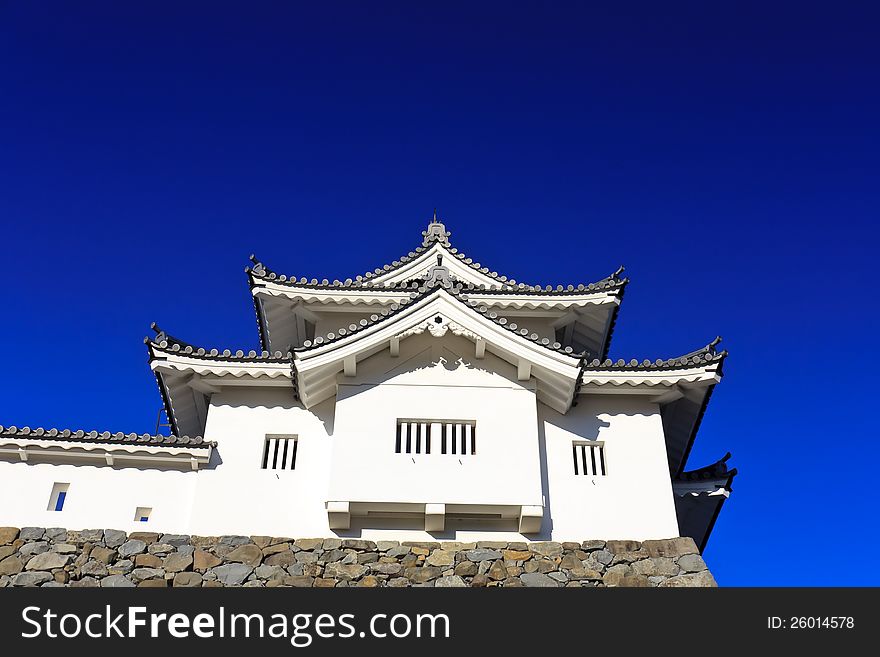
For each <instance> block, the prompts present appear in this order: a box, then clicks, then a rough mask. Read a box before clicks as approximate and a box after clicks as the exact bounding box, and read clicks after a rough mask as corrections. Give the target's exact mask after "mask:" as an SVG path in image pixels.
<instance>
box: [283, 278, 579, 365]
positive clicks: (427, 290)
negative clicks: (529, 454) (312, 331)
mask: <svg viewBox="0 0 880 657" xmlns="http://www.w3.org/2000/svg"><path fill="white" fill-rule="evenodd" d="M438 290H443V291H444V292H446V293H447V294H449V296H451V297H452V298H454V299H456V300H458V301H459V302H461V303H463V304H465V305H467V306H469V307H470V308H471V309H472V310H474V311H476V312H478V313H480V314H481V315H483V316H485V317H486V318H488V319H490V320H492V321H493V322H495V323H496V324H497V325H499V326H502V327H503V328H505V329H507V330H508V331H510V332H511V333H515V334H517V335H519V336H520V337H521V338H522V339H525V340H529V341H531V342H534V343H535V344H537V345H540V346H542V347H544V348H546V349H549V350H551V351H556V352H559V353H562V354H565V355H567V356H572V357H576V358H577V357H584V356H586V355H587V352H575V351H574V350H573V349H572V348H571V347H563V346H562V344H561V343H559V342H551V341H550V339H549V338H542V337H540V336H539V335H538V334H537V333H534V332H532V331H529V329H527V328H523V327H521V326H519V325H518V324H517V323H516V322H512V321H509V320H508V319H507V318H506V317H501V316H499V315H498V313H497V312H495V311H494V310H491V309H490V308H489V307H488V306H486V305H484V304H480V303H479V302H477V301H476V300H474V299H470V298H469V290H468V289H467V288H465V287H464V286H461V285H458V284H456V283H450V282H449V281H443V282H441V281H439V280H428V281H424V282H423V283H422V284H421V285H419V286H418V287H415V288H413V289H411V290H410V292H409V298H403V299H401V300H400V302H399V303H393V304H391V306H389V307H388V308H383V309H382V310H381V311H378V312H376V313H374V314H372V315H370V318H369V319H361V320H360V321H359V322H358V323H356V324H354V323H352V324H349V325H348V327H342V328H340V329H339V330H338V331H336V332H332V333H328V334H327V335H326V336H317V337H315V339H314V340H306V341H305V342H304V343H303V346H302V347H297V348H295V349H294V351H297V352H301V351H308V350H309V349H316V348H318V347H322V346H324V345H327V344H330V343H333V342H337V341H339V340H341V339H343V338H345V337H347V336H349V335H352V334H354V333H358V332H360V331H363V330H364V329H367V328H370V327H372V326H375V325H376V324H379V323H381V322H384V321H386V320H388V319H390V318H392V317H394V316H396V315H398V314H400V313H401V312H403V311H404V310H405V309H406V308H407V307H410V306H411V305H412V304H413V303H417V302H419V301H421V300H422V299H424V298H426V297H428V296H430V295H432V294H434V293H435V292H437V291H438Z"/></svg>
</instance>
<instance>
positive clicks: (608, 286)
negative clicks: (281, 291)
mask: <svg viewBox="0 0 880 657" xmlns="http://www.w3.org/2000/svg"><path fill="white" fill-rule="evenodd" d="M435 221H436V217H435ZM428 228H429V229H433V230H428V231H422V236H423V237H424V240H423V241H422V245H421V246H419V247H417V248H416V249H415V250H414V251H410V252H409V253H408V254H407V255H404V256H401V257H400V258H398V259H397V260H394V261H393V262H391V263H389V264H387V265H384V266H382V267H377V268H376V269H374V270H373V271H368V272H365V273H364V274H362V275H360V276H356V277H355V278H354V279H351V278H347V279H345V280H344V281H339V280H334V281H330V280H328V279H326V278H325V279H323V280H320V281H319V280H318V279H317V278H311V279H308V278H306V277H296V276H287V275H284V274H278V273H276V272H274V271H272V270H270V269H269V268H268V267H266V266H265V265H264V264H263V263H262V262H260V261H259V260H257V259H256V257H255V256H254V255H251V257H250V259H251V261H252V262H253V263H254V266H253V267H248V268H246V269H245V272H246V273H247V274H248V275H249V277H250V280H251V284H253V280H254V279H262V280H266V281H271V282H273V283H279V284H282V285H288V286H296V287H308V288H312V289H330V290H337V289H346V288H355V289H376V290H386V291H387V290H396V289H401V288H407V287H409V286H410V284H411V283H412V282H414V281H417V280H418V279H414V281H401V282H398V283H392V284H388V285H386V284H385V283H379V284H374V283H373V282H372V279H374V278H376V277H378V276H382V275H385V274H388V273H390V272H393V271H395V270H397V269H400V268H401V267H403V266H404V265H406V264H407V263H409V262H412V261H413V260H416V259H417V258H419V257H420V256H421V255H422V254H423V253H425V252H426V251H429V250H430V249H431V248H432V247H433V246H434V244H435V243H440V244H443V245H444V246H445V247H447V251H448V252H449V253H451V254H452V255H453V257H455V258H457V259H458V260H460V261H461V262H462V263H464V264H466V265H468V266H469V267H470V268H471V269H473V270H475V271H478V272H480V273H481V274H483V275H485V276H488V277H490V278H492V279H495V280H496V281H498V283H499V285H500V286H501V287H500V288H489V287H486V286H483V285H479V286H478V285H465V286H463V287H465V288H467V291H469V292H474V291H477V290H479V291H480V293H481V294H542V295H548V294H550V295H571V294H583V293H584V292H601V291H605V290H612V289H617V288H623V287H625V286H626V285H627V283H628V282H629V279H627V278H621V277H620V275H621V274H622V273H623V269H624V268H623V267H620V268H619V269H618V270H617V271H616V272H614V273H613V274H611V275H610V276H607V277H605V278H603V279H602V280H600V281H596V282H595V283H589V284H587V285H583V284H582V285H568V286H563V285H556V286H552V285H544V286H541V285H528V284H525V283H517V281H516V280H515V279H512V278H508V277H507V276H503V275H499V274H498V272H495V271H491V270H490V269H489V268H488V267H484V266H482V265H481V264H480V263H479V262H474V260H473V258H469V257H468V256H467V255H465V254H464V253H462V252H461V251H459V250H458V249H457V248H455V247H453V246H452V245H451V244H450V243H449V236H450V235H452V233H451V232H449V231H447V230H446V229H445V226H443V224H441V223H432V224H430V225H429V226H428Z"/></svg>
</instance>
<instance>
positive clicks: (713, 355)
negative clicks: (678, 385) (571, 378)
mask: <svg viewBox="0 0 880 657" xmlns="http://www.w3.org/2000/svg"><path fill="white" fill-rule="evenodd" d="M720 342H721V338H720V337H717V338H715V339H714V340H713V341H712V342H710V343H709V344H707V345H706V346H705V347H703V348H701V349H697V350H696V351H692V352H691V353H689V354H685V355H684V356H678V357H676V358H666V359H663V358H658V359H656V360H642V361H639V360H637V359H632V360H624V359H619V360H611V359H610V358H606V359H605V360H599V359H598V358H595V359H593V360H590V361H587V362H585V363H584V370H586V371H594V370H595V371H608V370H611V371H630V370H675V369H684V368H689V367H700V366H703V365H708V364H710V363H722V362H723V361H724V359H725V358H726V357H727V351H718V350H717V346H718V344H719V343H720Z"/></svg>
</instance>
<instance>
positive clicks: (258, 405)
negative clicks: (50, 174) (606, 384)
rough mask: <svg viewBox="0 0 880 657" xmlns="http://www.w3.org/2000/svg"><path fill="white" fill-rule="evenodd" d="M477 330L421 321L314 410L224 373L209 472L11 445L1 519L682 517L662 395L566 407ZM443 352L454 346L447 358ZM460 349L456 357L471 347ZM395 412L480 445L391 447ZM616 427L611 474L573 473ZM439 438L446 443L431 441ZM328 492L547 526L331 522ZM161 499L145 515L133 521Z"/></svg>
mask: <svg viewBox="0 0 880 657" xmlns="http://www.w3.org/2000/svg"><path fill="white" fill-rule="evenodd" d="M472 354H473V343H471V342H470V341H468V340H465V339H464V338H454V337H452V336H447V337H445V338H443V339H435V338H431V337H428V336H425V335H423V336H415V337H412V338H409V339H407V340H406V341H404V342H402V343H401V353H400V356H399V357H398V358H390V357H389V355H388V352H387V350H385V351H384V352H382V353H380V354H378V355H376V356H373V357H372V358H370V359H368V360H366V361H363V362H361V363H358V372H357V376H356V377H350V378H346V377H344V376H342V375H340V377H339V392H338V399H331V400H328V401H326V402H324V403H322V404H319V405H317V406H316V407H314V408H312V409H310V410H306V409H305V408H303V407H302V405H301V404H300V403H299V402H297V401H296V400H294V398H293V391H292V389H283V388H259V387H241V388H226V389H225V390H224V391H223V392H221V393H217V394H215V395H214V396H213V397H212V400H211V405H210V409H209V412H208V423H207V430H206V432H205V433H206V438H208V439H209V440H214V441H217V443H218V445H219V447H218V449H217V450H216V453H215V456H214V459H213V461H212V463H211V465H210V466H208V467H205V468H203V469H201V470H199V471H198V472H177V471H159V470H138V469H133V468H125V469H120V468H111V467H106V466H105V467H97V466H88V465H83V466H73V465H47V464H37V465H34V464H26V463H18V462H7V461H0V525H4V524H5V525H13V526H26V525H27V526H30V525H42V526H47V527H52V526H64V527H68V528H88V527H118V528H120V529H126V530H129V531H134V530H148V529H150V528H152V527H155V528H157V529H158V530H160V531H166V532H179V533H187V534H201V535H222V534H254V535H257V534H260V535H266V534H268V535H283V536H295V537H297V536H298V537H305V536H316V537H320V536H333V535H337V534H338V535H341V536H362V537H364V538H371V539H380V538H392V539H393V540H420V539H421V540H436V539H438V538H443V539H446V540H473V539H489V540H491V539H497V540H547V539H551V538H552V539H554V540H582V539H583V538H584V537H589V538H596V539H634V540H645V539H653V538H668V537H671V536H677V535H678V533H679V531H678V526H677V522H676V516H675V508H674V503H673V497H672V490H671V484H670V478H669V472H668V466H667V460H666V453H665V447H664V436H663V428H662V424H661V421H660V416H659V411H658V408H657V405H656V404H652V403H650V402H647V401H644V398H642V397H634V396H630V397H623V396H608V395H595V396H583V395H582V396H581V397H580V399H579V403H578V405H577V406H575V407H573V408H572V409H571V410H570V411H569V412H568V414H566V415H561V414H559V413H557V412H555V411H553V410H551V409H549V408H548V407H546V406H544V405H543V404H541V403H538V402H536V400H535V396H534V392H533V390H534V381H530V382H518V381H516V374H515V370H514V368H513V367H512V366H511V365H509V364H507V363H506V362H504V361H502V360H500V359H498V358H496V357H495V356H493V355H491V354H487V355H486V358H485V359H481V360H476V359H475V358H473V355H472ZM441 358H442V359H443V360H442V361H441ZM459 359H460V362H459ZM397 418H420V419H421V418H423V419H460V420H476V422H477V441H478V442H477V454H476V455H473V456H467V457H462V458H461V459H460V461H461V462H460V463H459V459H458V458H456V457H453V456H451V455H441V454H439V439H436V440H437V441H438V442H437V443H435V445H436V447H434V449H435V450H436V452H437V453H436V454H431V455H422V456H410V455H405V454H395V453H394V442H395V426H396V420H397ZM269 433H277V434H295V435H297V436H298V439H299V446H298V450H297V462H296V469H295V470H292V471H290V470H271V469H270V470H263V469H261V467H260V466H261V458H262V452H263V443H264V440H265V436H266V434H269ZM574 439H590V440H594V439H598V440H601V441H604V442H605V445H606V461H607V467H608V473H607V475H606V476H604V477H603V476H583V475H575V474H574V472H573V465H572V452H571V442H572V440H574ZM432 451H434V450H432ZM55 482H65V483H69V484H70V492H69V495H68V499H67V502H66V504H65V507H64V510H63V511H61V512H53V511H47V510H46V507H47V504H48V502H49V495H50V491H51V489H52V485H53V483H55ZM327 500H344V501H353V502H357V501H364V502H383V501H385V502H403V503H406V502H412V503H415V504H425V503H446V504H454V503H462V504H477V505H492V504H502V505H542V504H543V505H544V507H545V515H544V523H543V527H542V531H541V533H540V534H529V535H526V536H522V535H520V534H519V533H518V532H517V531H516V530H515V527H514V526H512V525H511V522H509V521H505V522H501V521H479V520H468V521H458V522H448V523H447V528H446V530H445V531H444V532H442V533H440V534H428V533H426V532H425V531H423V530H420V529H419V528H418V525H419V521H418V520H411V519H410V520H400V521H392V520H381V519H380V520H374V519H370V520H366V519H359V518H353V520H352V527H351V529H350V530H349V531H342V532H334V531H331V530H330V529H329V525H328V520H327V513H326V510H325V502H326V501H327ZM137 506H150V507H152V508H153V515H152V517H151V519H150V522H149V523H136V522H135V521H134V512H135V508H136V507H137Z"/></svg>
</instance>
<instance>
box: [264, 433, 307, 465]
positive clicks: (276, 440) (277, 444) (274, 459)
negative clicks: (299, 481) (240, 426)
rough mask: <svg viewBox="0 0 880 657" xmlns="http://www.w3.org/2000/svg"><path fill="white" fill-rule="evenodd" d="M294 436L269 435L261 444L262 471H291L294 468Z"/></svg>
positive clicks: (295, 438) (295, 447)
mask: <svg viewBox="0 0 880 657" xmlns="http://www.w3.org/2000/svg"><path fill="white" fill-rule="evenodd" d="M298 444H299V439H298V438H297V437H296V436H289V435H285V434H277V433H270V434H266V440H265V442H264V443H263V465H262V468H263V470H293V469H294V468H295V467H296V449H297V446H298Z"/></svg>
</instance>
